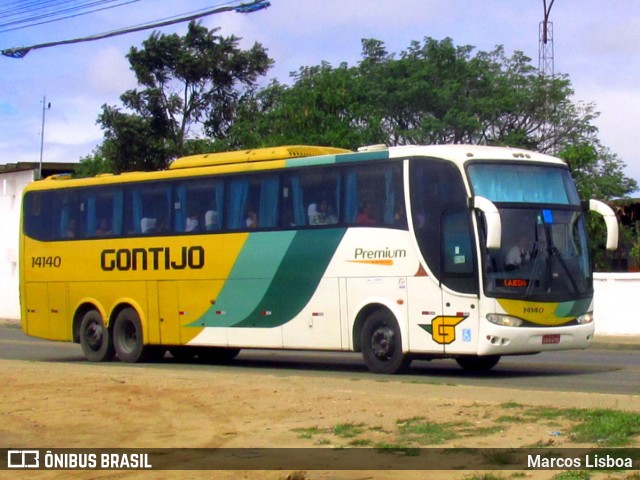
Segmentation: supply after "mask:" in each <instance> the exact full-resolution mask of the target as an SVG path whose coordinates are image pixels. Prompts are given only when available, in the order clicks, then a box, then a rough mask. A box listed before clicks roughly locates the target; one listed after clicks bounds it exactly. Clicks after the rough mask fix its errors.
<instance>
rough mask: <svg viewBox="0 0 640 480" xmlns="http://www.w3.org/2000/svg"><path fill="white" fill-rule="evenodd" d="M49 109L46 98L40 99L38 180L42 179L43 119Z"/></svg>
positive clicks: (49, 104)
mask: <svg viewBox="0 0 640 480" xmlns="http://www.w3.org/2000/svg"><path fill="white" fill-rule="evenodd" d="M50 108H51V102H49V103H47V96H46V95H45V96H43V97H42V128H41V129H40V169H39V170H38V180H41V179H42V153H43V151H44V118H45V114H46V113H47V110H49V109H50Z"/></svg>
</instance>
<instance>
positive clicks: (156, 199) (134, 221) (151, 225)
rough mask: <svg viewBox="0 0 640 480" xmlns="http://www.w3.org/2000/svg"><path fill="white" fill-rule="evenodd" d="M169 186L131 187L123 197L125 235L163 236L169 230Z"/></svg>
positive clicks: (154, 184)
mask: <svg viewBox="0 0 640 480" xmlns="http://www.w3.org/2000/svg"><path fill="white" fill-rule="evenodd" d="M172 205H173V202H172V196H171V184H169V183H167V182H163V183H150V184H141V185H135V186H133V187H132V188H131V189H130V190H129V191H128V192H127V194H126V195H125V202H124V229H125V233H126V234H127V235H140V234H142V235H155V234H165V233H168V232H169V231H170V230H171V223H170V220H171V207H172Z"/></svg>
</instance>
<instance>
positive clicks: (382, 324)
mask: <svg viewBox="0 0 640 480" xmlns="http://www.w3.org/2000/svg"><path fill="white" fill-rule="evenodd" d="M361 345H362V356H363V358H364V362H365V363H366V364H367V367H368V368H369V370H371V371H372V372H374V373H387V374H392V373H398V372H400V371H403V370H406V369H407V368H408V367H409V364H410V363H411V359H410V358H409V357H408V356H406V355H405V354H404V353H403V352H402V339H401V337H400V327H399V326H398V322H397V321H396V319H395V318H394V317H393V315H391V314H390V313H387V312H384V311H377V312H374V313H373V314H371V315H370V316H369V318H367V320H366V321H365V324H364V328H363V329H362V333H361Z"/></svg>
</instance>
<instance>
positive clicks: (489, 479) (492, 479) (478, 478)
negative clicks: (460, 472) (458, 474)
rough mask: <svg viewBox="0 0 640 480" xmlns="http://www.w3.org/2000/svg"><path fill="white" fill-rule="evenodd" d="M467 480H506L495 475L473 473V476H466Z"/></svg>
mask: <svg viewBox="0 0 640 480" xmlns="http://www.w3.org/2000/svg"><path fill="white" fill-rule="evenodd" d="M464 479H465V480H504V477H503V476H502V475H496V474H495V473H473V474H471V475H465V477H464Z"/></svg>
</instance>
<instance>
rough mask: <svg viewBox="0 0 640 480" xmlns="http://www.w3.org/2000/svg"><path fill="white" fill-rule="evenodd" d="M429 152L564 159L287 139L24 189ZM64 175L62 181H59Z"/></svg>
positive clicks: (467, 157) (469, 148) (496, 150)
mask: <svg viewBox="0 0 640 480" xmlns="http://www.w3.org/2000/svg"><path fill="white" fill-rule="evenodd" d="M408 157H431V158H441V159H443V160H449V161H452V162H454V163H456V164H457V165H459V166H460V167H463V166H464V164H466V163H468V162H470V161H474V160H492V161H512V162H513V161H520V162H541V163H548V164H555V165H565V162H564V161H562V160H561V159H559V158H556V157H552V156H549V155H545V154H542V153H537V152H533V151H529V150H523V149H518V148H510V147H493V146H480V145H423V146H418V145H407V146H398V147H384V146H381V145H375V146H371V147H363V148H360V149H358V151H357V152H353V151H351V150H345V149H342V148H333V147H322V146H309V145H288V146H280V147H268V148H256V149H251V150H239V151H232V152H221V153H206V154H201V155H192V156H188V157H181V158H178V159H176V160H175V161H174V162H173V163H172V164H171V166H170V167H169V170H161V171H152V172H148V171H137V172H123V173H121V174H118V175H114V174H111V173H107V174H100V175H96V176H95V177H88V178H72V177H71V175H68V174H64V175H52V176H49V177H47V178H45V179H44V180H42V181H37V182H33V183H31V184H29V185H28V186H27V190H41V189H49V188H66V187H72V186H74V187H75V186H88V185H98V184H114V183H129V182H138V181H148V180H156V179H158V180H159V179H166V178H177V177H190V176H192V175H200V174H205V175H207V174H218V173H239V172H244V171H258V170H273V169H281V168H287V167H296V166H301V167H302V166H312V165H324V164H330V163H351V162H359V161H369V160H384V159H403V158H408ZM65 180H66V181H65Z"/></svg>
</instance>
